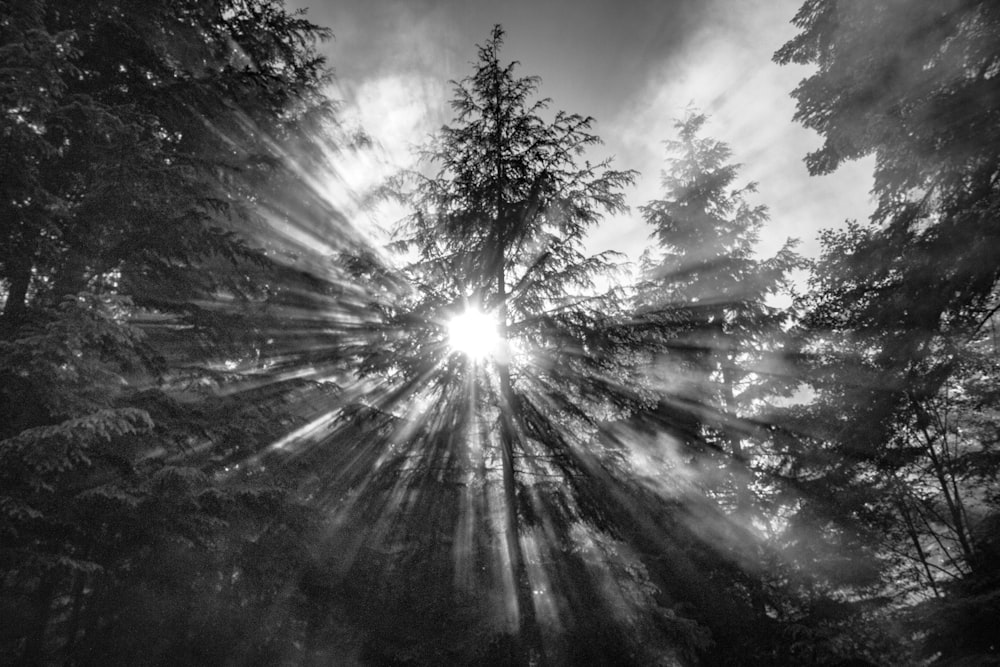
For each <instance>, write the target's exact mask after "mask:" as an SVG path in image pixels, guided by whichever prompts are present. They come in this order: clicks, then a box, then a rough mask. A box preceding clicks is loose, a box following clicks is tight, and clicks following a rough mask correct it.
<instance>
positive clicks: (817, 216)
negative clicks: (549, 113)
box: [288, 0, 871, 260]
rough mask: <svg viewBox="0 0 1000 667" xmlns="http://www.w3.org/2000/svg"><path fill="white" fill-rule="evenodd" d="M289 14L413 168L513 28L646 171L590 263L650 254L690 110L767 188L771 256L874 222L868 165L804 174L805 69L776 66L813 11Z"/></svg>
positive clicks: (785, 0) (746, 6) (668, 7)
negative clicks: (654, 220)
mask: <svg viewBox="0 0 1000 667" xmlns="http://www.w3.org/2000/svg"><path fill="white" fill-rule="evenodd" d="M288 4H289V6H291V7H307V8H308V9H309V14H308V16H309V17H310V18H311V19H312V20H313V21H314V22H316V23H319V24H321V25H325V26H328V27H330V28H331V29H332V30H333V32H334V34H335V38H334V39H333V40H332V41H330V42H328V43H326V44H325V45H324V46H323V52H324V53H325V54H326V55H327V57H328V59H329V63H330V65H332V66H333V68H334V70H335V73H336V76H337V86H336V89H335V90H334V92H333V94H334V95H335V96H336V97H339V98H340V99H341V100H343V101H344V103H345V115H346V116H347V117H349V118H354V119H356V120H358V121H359V122H360V123H361V124H363V126H364V128H365V129H366V130H367V131H368V132H369V133H370V134H371V135H372V136H373V137H374V139H375V140H376V141H377V142H378V143H379V145H380V147H381V160H382V161H383V162H388V163H393V164H403V165H405V164H407V163H408V162H409V161H410V160H412V157H411V156H412V151H411V148H412V146H413V145H414V144H416V143H419V142H420V141H422V140H423V139H425V138H426V137H427V135H428V134H429V133H430V132H432V131H434V130H435V129H436V128H438V127H440V126H441V125H442V124H444V123H447V122H449V121H450V119H451V112H450V109H449V107H448V102H449V100H450V99H451V97H452V86H451V85H450V84H449V81H450V80H458V79H461V78H463V77H465V76H466V75H468V74H469V73H471V72H472V69H473V62H474V61H475V58H476V44H481V43H483V42H485V41H486V38H487V37H488V35H489V32H490V29H491V27H492V26H493V25H494V24H495V23H500V24H502V25H503V26H504V28H505V29H506V31H507V38H506V43H505V47H504V51H503V54H502V55H503V56H504V57H505V60H518V61H520V63H521V69H520V74H522V75H539V76H540V77H541V78H542V83H541V87H540V94H541V95H542V96H545V97H550V98H552V105H551V108H552V109H562V110H565V111H567V112H573V113H580V114H584V115H591V116H594V117H595V118H596V123H595V126H594V131H595V133H596V134H598V135H599V136H600V137H601V138H602V139H603V140H604V142H605V145H604V147H603V150H604V151H605V153H606V154H607V155H613V156H614V158H615V165H616V166H617V167H618V168H624V169H636V170H638V171H639V172H640V177H639V179H638V181H637V184H636V186H635V187H633V188H631V189H630V190H629V191H628V193H627V195H628V198H629V201H630V203H631V205H632V207H633V210H632V212H631V213H630V214H628V215H624V216H619V217H618V218H616V219H614V220H607V221H606V222H605V224H603V225H602V226H601V227H600V228H598V229H596V230H595V231H594V232H593V234H592V236H591V239H590V242H589V244H590V249H591V250H593V251H597V250H604V249H614V250H619V251H622V252H624V253H626V254H627V255H628V256H629V258H630V259H633V260H634V259H636V258H638V256H639V255H640V254H641V253H642V251H643V249H645V248H646V246H647V245H648V244H649V238H648V235H649V229H648V228H647V227H646V226H645V225H644V224H643V223H642V221H641V219H640V215H639V212H638V210H637V207H638V206H639V205H641V204H643V203H645V202H646V201H648V200H650V199H653V198H655V197H658V196H660V195H661V194H662V192H661V189H660V172H661V170H662V168H663V164H664V158H665V156H666V154H665V152H664V147H663V144H662V142H663V140H665V139H668V138H671V137H672V136H673V132H674V128H673V122H674V119H676V118H678V117H680V116H682V115H683V114H684V111H685V109H686V108H687V107H688V106H689V105H694V106H695V107H698V108H700V109H702V110H704V111H705V112H707V113H709V114H710V115H711V117H712V118H711V121H710V123H709V124H708V126H707V132H708V133H709V134H710V135H711V136H713V137H715V138H717V139H721V140H723V141H725V142H727V143H728V144H729V145H730V146H731V147H732V149H733V152H734V160H735V161H736V162H739V163H742V164H743V170H742V172H741V175H742V177H743V180H746V181H757V182H758V183H759V192H758V194H757V196H756V198H755V199H754V200H753V202H754V203H762V204H766V205H767V206H768V207H769V208H770V211H771V223H770V224H769V226H768V228H767V229H766V230H765V232H764V237H763V239H762V243H761V247H760V251H761V253H762V254H768V253H769V252H773V251H774V250H776V249H777V248H778V247H779V246H780V245H781V244H782V242H783V241H784V240H785V239H786V238H787V237H795V238H799V239H801V241H802V245H801V246H800V251H801V252H803V253H804V254H806V255H810V256H815V255H816V253H817V252H818V250H819V246H818V243H817V241H816V232H817V231H818V230H819V229H822V228H825V227H834V226H838V225H840V224H842V222H843V221H844V220H845V219H847V218H857V219H863V218H866V217H867V216H868V214H869V213H870V210H871V200H870V198H869V194H868V193H869V190H870V189H871V176H870V174H871V163H870V162H867V161H865V162H861V163H857V164H853V165H848V166H847V167H842V168H841V169H840V170H839V171H838V172H837V173H835V174H833V175H830V176H823V177H811V176H809V175H808V173H807V172H806V168H805V165H804V163H803V162H802V158H803V157H804V156H805V154H806V153H807V152H808V151H809V150H812V149H814V148H816V147H818V146H819V144H820V139H819V137H818V136H817V135H815V134H814V133H812V132H810V131H807V130H805V129H803V128H802V127H800V126H799V125H797V124H795V123H793V122H792V115H793V113H794V102H793V100H792V99H791V97H790V96H789V93H790V92H791V90H792V89H793V88H794V87H795V85H796V83H797V82H798V81H799V80H800V79H802V78H803V77H804V76H806V75H808V73H809V69H808V68H804V67H798V66H786V67H779V66H778V65H776V64H774V63H772V62H771V56H772V54H773V53H774V51H775V50H776V49H777V48H778V47H780V46H781V45H782V44H783V43H784V42H785V41H786V40H787V39H789V38H790V37H791V36H793V35H794V34H795V28H794V26H792V25H791V24H790V20H791V19H792V17H793V16H794V14H795V12H796V10H797V9H798V6H799V5H800V4H801V0H633V1H629V2H621V1H620V0H619V1H615V0H558V1H543V0H514V1H507V2H500V1H499V0H494V1H493V2H489V1H487V0H289V2H288ZM594 157H595V158H596V157H603V155H595V156H594ZM372 164H373V163H372V162H371V161H365V162H361V163H359V164H357V165H355V166H353V167H350V168H351V169H354V170H355V171H357V170H362V171H364V172H365V173H355V174H353V175H351V177H350V178H349V180H350V181H351V182H353V183H356V184H364V183H365V182H366V181H367V180H369V178H373V177H376V176H377V172H378V170H377V169H375V168H373V167H372V166H371V165H372ZM383 222H385V221H383Z"/></svg>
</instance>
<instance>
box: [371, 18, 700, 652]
mask: <svg viewBox="0 0 1000 667" xmlns="http://www.w3.org/2000/svg"><path fill="white" fill-rule="evenodd" d="M503 36H504V33H503V31H502V29H501V28H500V27H496V28H494V30H493V32H492V33H491V35H490V38H489V40H488V41H487V42H486V43H485V44H484V45H483V46H481V47H480V48H479V58H478V62H477V64H476V69H475V71H474V73H473V74H472V75H471V76H470V77H468V78H466V79H464V80H463V81H461V82H458V83H457V84H456V86H455V97H454V99H453V100H452V106H453V108H454V110H455V112H456V117H455V120H454V122H453V123H452V124H451V125H449V126H447V127H445V128H443V130H442V131H441V132H440V133H439V134H438V135H437V137H436V140H435V141H434V142H433V143H432V144H431V146H430V147H429V148H428V149H427V150H426V153H425V157H427V158H428V160H429V163H430V164H431V165H433V168H436V171H435V172H434V173H433V175H431V176H429V177H425V176H423V175H419V174H418V175H415V176H414V178H415V179H416V183H415V185H414V186H413V187H412V189H411V190H410V192H409V197H408V201H409V203H410V205H411V206H413V210H414V213H413V215H412V216H410V217H409V219H408V220H406V221H405V223H404V225H403V226H402V227H401V228H400V230H399V236H398V239H399V241H398V244H399V246H401V247H402V248H404V249H406V250H408V251H410V252H411V253H413V255H415V261H414V262H413V263H411V264H410V265H408V266H406V267H405V268H403V269H402V271H401V273H400V274H399V275H400V276H401V277H402V278H403V279H404V280H405V282H406V283H408V284H409V285H411V288H410V290H409V291H408V292H407V293H404V294H401V295H399V296H398V298H397V299H396V300H395V301H392V300H390V301H388V302H387V303H385V304H384V308H385V310H386V312H387V316H388V320H387V326H386V328H385V332H384V335H383V337H382V338H380V339H379V341H378V342H377V343H376V347H377V349H376V350H375V352H374V353H373V354H372V355H370V356H369V358H368V359H367V362H366V363H367V368H368V371H369V372H370V373H371V374H372V375H373V376H375V377H379V378H382V379H383V380H385V379H388V380H389V382H387V383H385V385H383V388H382V389H380V391H381V394H380V395H378V396H375V400H376V401H377V405H378V407H380V408H381V409H383V410H387V411H388V410H392V411H394V412H396V413H397V414H399V415H401V416H404V419H403V420H402V425H401V426H400V427H399V428H398V429H397V430H396V432H395V433H394V434H393V435H391V436H390V438H391V441H392V442H396V443H398V442H400V441H401V440H405V442H406V443H407V444H406V445H405V446H404V447H405V449H406V451H408V452H409V456H410V457H411V461H414V462H417V461H419V463H414V467H412V468H409V474H408V475H407V478H408V481H406V482H404V481H402V479H401V480H400V481H399V483H398V485H397V486H396V487H395V489H394V491H393V492H392V493H390V495H389V497H390V498H394V497H400V498H402V497H406V498H413V499H414V500H413V501H412V503H413V504H412V505H408V507H410V508H412V509H410V510H409V511H410V512H411V513H415V517H424V518H427V519H428V520H431V519H432V517H430V516H429V515H428V514H427V513H426V512H423V511H420V512H418V511H416V508H417V507H418V506H422V505H423V502H427V501H425V500H424V499H425V498H428V497H438V498H442V499H445V498H453V497H454V496H452V495H451V494H452V493H454V492H453V491H451V490H450V489H451V488H452V487H447V486H446V487H442V486H441V484H442V475H444V478H443V479H445V480H446V479H452V480H455V481H454V482H453V483H455V484H458V485H460V486H461V487H464V488H465V489H466V492H465V493H467V494H471V493H472V492H473V489H476V488H482V489H483V493H482V495H481V496H480V497H479V498H476V499H469V500H465V501H462V502H458V503H457V506H451V507H453V509H452V510H449V513H448V514H447V515H445V516H444V517H442V516H441V514H438V516H437V517H436V518H433V520H431V523H432V525H435V526H441V527H440V528H438V529H437V530H438V531H443V532H444V533H446V534H448V533H451V532H452V531H454V530H456V528H455V526H454V525H453V524H452V522H455V521H457V520H458V518H460V517H464V518H463V519H462V523H459V525H460V526H465V527H464V528H462V531H460V534H465V531H467V530H469V529H470V526H471V525H474V526H475V532H476V533H480V532H485V533H486V534H487V535H489V534H490V532H491V531H490V525H489V523H490V516H491V515H492V516H494V517H496V518H499V517H502V526H501V528H500V530H498V531H495V532H493V535H494V536H495V539H494V540H491V541H492V542H494V545H495V544H499V545H502V549H501V552H500V553H497V559H498V560H499V563H500V565H499V567H497V566H496V565H495V563H491V562H486V563H485V564H484V569H486V570H490V569H493V570H495V571H496V574H497V578H498V579H500V580H503V581H506V582H507V583H505V584H504V585H503V586H502V588H503V589H504V590H505V591H506V593H505V595H504V596H503V597H502V598H501V600H503V606H502V608H503V607H505V608H506V609H507V610H508V612H510V613H512V614H513V615H514V617H515V618H516V622H515V623H514V624H513V625H512V626H507V632H508V633H509V634H510V635H513V637H514V639H515V642H516V644H518V645H519V646H517V647H515V649H514V655H515V656H519V657H516V658H514V659H515V661H523V660H525V659H530V656H531V655H533V654H534V655H537V656H538V657H543V656H544V659H547V660H556V661H559V660H570V659H572V656H576V658H575V659H577V660H583V659H585V658H586V659H589V660H591V661H595V660H596V661H602V660H608V659H612V656H614V659H616V660H626V661H627V660H632V661H636V662H639V663H641V662H644V661H648V660H650V659H653V658H652V656H654V655H659V656H660V657H662V656H663V655H666V654H670V652H671V651H674V652H676V653H680V652H682V651H686V650H688V649H689V648H690V646H691V645H692V644H695V643H698V641H700V639H699V638H700V637H702V635H701V631H700V629H694V628H693V627H692V626H693V625H694V624H692V623H690V622H689V621H684V620H682V619H680V618H679V617H676V616H672V615H671V614H669V613H668V612H667V611H666V610H661V611H662V612H663V613H662V615H661V616H659V617H657V616H656V611H655V610H656V609H659V606H658V601H657V600H655V597H656V593H654V592H653V591H655V590H656V589H655V588H654V587H653V586H652V585H651V584H650V583H649V581H648V574H646V569H645V566H644V565H643V564H642V563H641V562H639V561H637V560H634V559H633V560H630V559H628V558H626V557H624V556H616V555H615V553H616V551H615V550H616V549H622V551H623V552H624V551H626V550H627V549H628V547H625V546H622V545H618V543H617V542H616V538H615V537H612V534H613V535H615V536H620V535H624V533H619V532H617V529H615V528H613V527H611V526H612V525H613V524H617V525H618V526H619V527H621V526H624V525H625V523H624V521H626V519H625V517H626V516H627V512H625V511H623V510H622V508H621V507H620V505H621V504H622V503H623V502H625V501H624V499H625V497H626V495H627V494H626V493H625V492H624V491H622V490H621V488H619V489H618V490H617V491H609V490H607V488H608V486H607V485H609V484H610V483H611V476H610V475H609V473H608V472H607V471H606V470H605V469H604V468H603V467H602V463H603V461H602V460H601V458H602V456H603V454H604V451H603V448H605V445H604V444H602V442H601V441H600V440H598V439H597V438H596V437H595V435H596V433H597V431H598V427H599V425H600V424H601V423H602V422H604V421H605V420H607V419H609V418H611V417H613V416H615V415H616V414H620V413H622V412H625V411H627V410H628V409H630V408H632V407H634V406H635V405H637V404H638V403H639V402H640V401H642V400H644V397H643V396H642V395H641V394H640V392H639V391H638V390H637V389H636V387H635V383H634V382H633V381H632V380H631V378H630V377H629V375H628V367H627V364H626V361H627V360H628V359H627V358H626V355H625V354H623V353H624V352H626V351H627V350H628V349H629V346H630V345H631V340H630V339H629V338H628V334H627V327H624V326H622V324H621V321H620V319H619V318H620V314H621V313H620V311H621V306H622V304H623V303H624V299H623V297H622V295H621V293H620V292H619V291H617V290H611V291H609V292H604V293H601V292H599V291H598V290H597V285H596V284H595V283H596V282H597V280H598V279H599V278H600V277H601V276H603V275H605V274H606V273H607V272H608V271H609V269H610V268H612V267H611V259H612V258H611V256H610V255H607V254H605V255H598V256H595V257H587V256H585V255H584V254H583V253H582V247H583V241H584V234H585V232H586V231H587V230H588V229H589V228H591V227H592V226H593V225H594V224H596V223H597V222H598V221H599V220H600V218H601V217H602V215H603V214H604V213H616V212H620V211H622V210H623V208H624V201H623V196H622V193H621V188H622V187H623V186H625V185H627V184H628V183H630V182H631V181H632V178H633V175H632V173H631V172H624V171H617V170H614V169H612V168H610V165H609V163H608V162H600V163H597V164H592V163H590V162H589V161H587V160H586V155H585V151H586V150H588V149H591V148H593V147H594V146H596V145H597V144H598V143H599V139H598V138H597V136H595V135H594V134H592V133H591V131H590V128H591V125H592V119H590V118H587V117H583V116H578V115H575V114H567V113H563V112H556V113H550V112H548V111H547V105H548V100H544V99H542V100H536V99H534V96H535V93H536V90H537V87H538V83H539V82H538V79H537V78H534V77H520V76H518V75H517V73H516V68H517V63H516V62H512V63H503V62H502V61H501V59H500V49H501V46H502V42H503ZM470 311H471V312H473V313H476V312H481V313H483V314H484V315H483V316H479V315H477V316H476V317H478V318H479V319H481V320H485V321H486V322H487V323H488V324H486V325H485V326H484V328H483V329H480V330H478V331H476V332H474V333H473V335H474V336H480V337H483V338H487V337H491V336H493V337H495V341H494V342H493V344H492V347H490V348H489V349H488V350H486V351H485V353H483V354H481V355H479V356H477V355H476V354H468V353H465V352H463V351H462V350H461V346H460V345H458V344H456V341H455V340H454V338H450V337H449V334H448V331H449V327H454V326H458V323H460V322H461V321H462V319H461V318H462V317H463V316H467V315H469V313H470ZM491 328H492V329H493V331H492V333H491V332H490V331H489V330H490V329H491ZM442 468H443V469H444V470H450V471H452V473H454V472H455V471H456V468H457V469H459V470H462V471H464V474H462V475H458V474H450V473H445V472H440V471H441V470H442ZM434 470H438V471H439V472H437V473H433V474H432V471H434ZM459 480H460V481H459ZM611 486H612V487H613V486H614V485H611ZM602 487H603V489H604V490H603V492H602ZM397 494H398V495H397ZM434 494H437V495H434ZM375 497H379V496H377V495H376V496H375ZM498 501H499V502H498ZM383 502H384V501H383ZM442 502H443V501H442ZM463 502H464V503H465V504H464V505H463V504H462V503H463ZM633 502H635V501H634V499H633ZM635 504H636V505H638V504H639V503H638V502H636V503H635ZM446 506H448V505H445V504H441V503H438V505H437V507H438V508H439V511H441V512H443V511H444V510H443V508H444V507H446ZM631 507H632V506H631V505H630V508H631ZM380 511H382V512H383V514H385V513H386V510H385V509H384V505H383V506H382V508H380ZM452 511H453V512H454V513H455V514H450V512H452ZM477 513H478V514H477ZM664 513H665V512H664ZM376 514H377V512H376ZM390 514H391V512H390ZM484 518H485V519H486V521H484ZM397 520H398V521H402V518H398V519H397ZM414 520H415V521H418V520H419V519H418V518H414ZM383 521H386V522H388V521H390V519H388V518H383ZM466 521H467V522H469V523H464V522H466ZM646 525H651V524H646ZM420 530H421V531H422V532H426V531H427V530H429V528H428V526H426V525H421V526H420ZM605 531H607V532H605ZM400 532H404V531H400ZM412 532H413V531H412V530H410V531H405V533H404V534H411V533H412ZM456 539H457V538H456ZM411 544H412V543H411ZM458 546H459V545H456V547H455V548H456V549H458ZM411 548H412V547H411ZM490 548H491V549H495V546H492V547H490ZM405 553H411V552H410V550H409V549H406V550H405ZM462 553H464V551H462ZM488 560H489V559H488ZM408 562H412V561H408ZM425 567H429V565H425ZM456 567H458V566H457V565H456ZM477 569H478V568H475V569H474V570H473V571H474V572H475V571H476V570H477ZM599 571H606V572H609V573H614V575H613V576H611V582H614V583H611V582H608V581H604V579H603V578H602V577H601V576H595V573H597V572H599ZM464 576H468V575H464ZM477 576H478V575H477ZM609 576H610V575H609ZM438 577H440V574H435V575H434V580H436V581H440V579H439V578H438ZM455 578H456V576H453V577H451V581H453V580H454V579H455ZM451 581H447V580H446V582H447V585H448V586H451V585H453V584H452V583H451ZM602 581H604V583H602ZM606 586H610V587H611V588H610V589H609V588H605V587H606ZM618 587H621V589H622V590H621V592H620V593H619V594H617V596H616V595H611V594H610V591H611V590H612V589H613V590H618ZM427 594H428V593H427V591H426V590H425V591H423V595H425V596H426V595H427ZM439 595H440V594H439ZM626 609H628V610H630V611H627V612H626V611H624V610H626ZM600 610H607V611H606V613H607V614H612V615H613V618H615V622H613V623H609V622H607V619H606V618H605V619H604V620H601V617H602V612H601V611H600ZM622 614H628V616H627V618H628V619H629V620H628V621H626V620H624V619H623V618H622ZM654 617H656V618H658V619H659V620H657V621H655V622H653V621H651V620H650V619H651V618H654ZM508 618H509V616H508ZM664 627H667V628H671V629H672V630H674V631H676V633H677V635H678V637H681V638H682V639H677V640H676V642H675V643H674V644H673V645H670V644H666V645H664V641H665V640H664V637H665V636H667V635H668V634H669V632H668V631H667V632H665V631H664ZM628 628H631V632H629V629H628ZM636 637H648V638H650V639H649V641H645V642H643V641H638V642H637V641H636ZM624 647H628V648H627V649H626V648H624ZM628 651H632V653H631V654H629V653H628ZM658 652H659V653H658Z"/></svg>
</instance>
